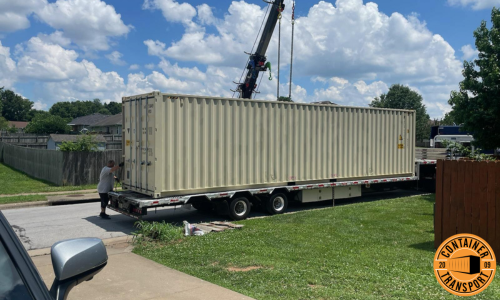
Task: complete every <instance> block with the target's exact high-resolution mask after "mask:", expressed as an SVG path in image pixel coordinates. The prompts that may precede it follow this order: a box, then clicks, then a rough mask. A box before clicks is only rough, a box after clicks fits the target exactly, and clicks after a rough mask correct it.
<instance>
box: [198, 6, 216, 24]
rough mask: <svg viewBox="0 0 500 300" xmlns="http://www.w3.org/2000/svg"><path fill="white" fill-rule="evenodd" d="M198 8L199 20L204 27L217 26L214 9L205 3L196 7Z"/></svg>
mask: <svg viewBox="0 0 500 300" xmlns="http://www.w3.org/2000/svg"><path fill="white" fill-rule="evenodd" d="M196 8H197V9H198V19H199V20H200V23H201V24H203V25H211V24H215V22H216V21H217V19H216V18H215V17H214V14H213V12H212V8H211V7H210V6H208V5H207V4H205V3H203V4H201V5H198V6H196Z"/></svg>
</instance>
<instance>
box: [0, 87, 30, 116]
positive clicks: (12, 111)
mask: <svg viewBox="0 0 500 300" xmlns="http://www.w3.org/2000/svg"><path fill="white" fill-rule="evenodd" d="M0 101H1V102H2V105H1V106H2V116H3V117H4V118H6V119H7V120H9V121H28V120H29V112H30V110H31V108H32V107H33V102H31V101H30V100H28V99H25V98H23V97H21V96H20V95H18V94H16V93H14V92H13V91H11V90H4V89H3V88H2V89H0Z"/></svg>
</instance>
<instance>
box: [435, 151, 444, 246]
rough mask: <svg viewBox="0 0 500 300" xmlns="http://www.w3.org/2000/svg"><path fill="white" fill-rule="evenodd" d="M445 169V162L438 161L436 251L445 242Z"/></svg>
mask: <svg viewBox="0 0 500 300" xmlns="http://www.w3.org/2000/svg"><path fill="white" fill-rule="evenodd" d="M443 167H444V161H443V160H441V159H440V160H438V161H437V166H436V204H435V205H436V206H435V210H434V249H437V248H438V247H439V245H441V243H442V242H443V226H442V225H443V224H442V222H443Z"/></svg>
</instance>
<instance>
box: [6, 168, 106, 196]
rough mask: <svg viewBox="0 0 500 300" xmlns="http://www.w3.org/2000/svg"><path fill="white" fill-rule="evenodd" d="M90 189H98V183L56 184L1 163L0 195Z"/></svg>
mask: <svg viewBox="0 0 500 300" xmlns="http://www.w3.org/2000/svg"><path fill="white" fill-rule="evenodd" d="M88 189H97V184H92V185H84V186H56V185H54V184H52V183H49V182H45V181H41V180H38V179H34V178H32V177H30V176H28V175H26V174H24V173H22V172H19V171H17V170H14V169H12V168H10V167H8V166H6V165H4V164H0V195H6V194H21V193H43V192H60V191H76V190H88Z"/></svg>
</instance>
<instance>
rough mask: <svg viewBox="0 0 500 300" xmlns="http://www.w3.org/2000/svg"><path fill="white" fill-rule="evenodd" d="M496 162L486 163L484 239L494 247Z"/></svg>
mask: <svg viewBox="0 0 500 300" xmlns="http://www.w3.org/2000/svg"><path fill="white" fill-rule="evenodd" d="M495 167H496V164H495V163H494V162H489V163H488V185H487V186H488V187H487V200H488V236H487V238H486V241H487V242H488V244H490V246H492V247H494V244H495V238H496V237H495V234H496V228H495V227H496V218H495V214H496V203H495V192H496V182H497V179H496V171H497V170H496V168H495Z"/></svg>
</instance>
